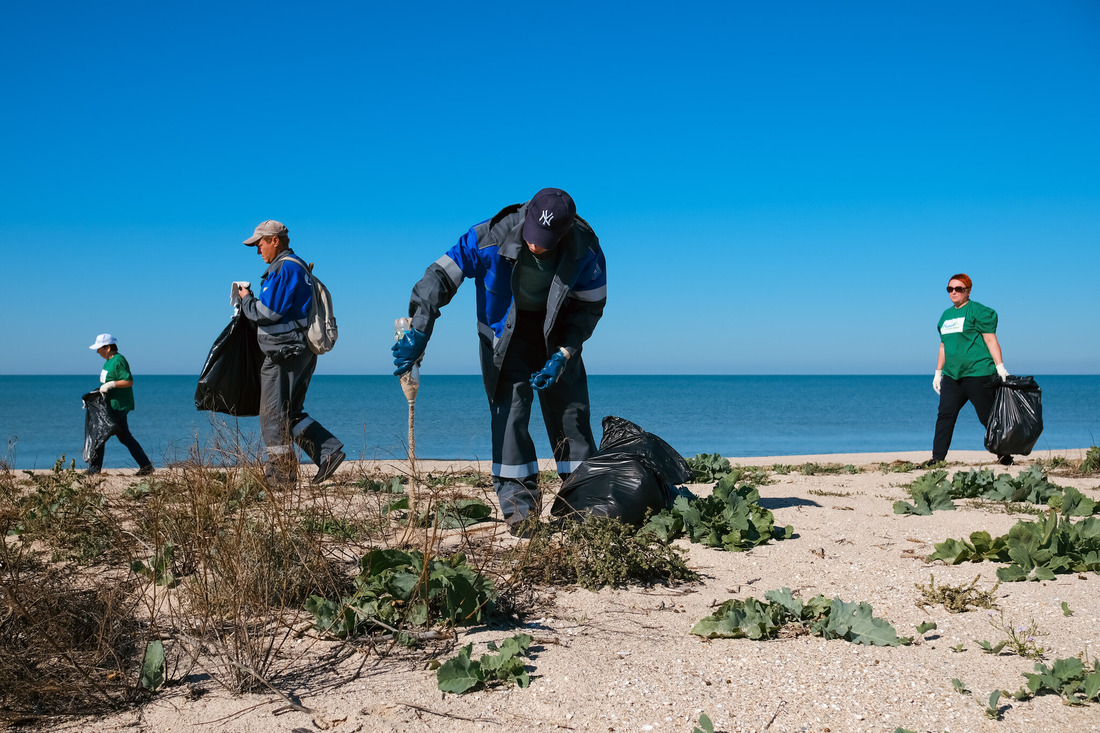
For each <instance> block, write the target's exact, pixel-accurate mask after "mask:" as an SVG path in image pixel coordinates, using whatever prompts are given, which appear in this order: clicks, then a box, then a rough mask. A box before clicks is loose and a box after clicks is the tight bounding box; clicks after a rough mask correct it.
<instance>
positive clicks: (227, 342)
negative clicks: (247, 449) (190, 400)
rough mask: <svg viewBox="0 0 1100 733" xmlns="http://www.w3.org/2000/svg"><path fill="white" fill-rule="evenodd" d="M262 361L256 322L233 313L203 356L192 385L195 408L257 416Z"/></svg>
mask: <svg viewBox="0 0 1100 733" xmlns="http://www.w3.org/2000/svg"><path fill="white" fill-rule="evenodd" d="M263 361H264V355H263V352H261V351H260V347H259V345H258V344H257V343H256V326H255V324H253V323H252V322H251V321H250V320H248V319H247V318H245V317H244V316H243V315H240V314H237V315H235V316H233V320H231V321H230V322H229V325H228V326H226V327H225V330H223V331H222V332H221V335H220V336H218V338H217V339H216V340H215V341H214V345H213V346H212V347H211V348H210V355H209V356H207V357H206V364H205V365H204V366H203V368H202V373H201V374H200V375H199V386H198V387H196V388H195V408H196V409H198V410H213V411H214V412H224V413H226V414H227V415H235V416H236V417H253V416H255V415H259V414H260V367H261V366H262V365H263Z"/></svg>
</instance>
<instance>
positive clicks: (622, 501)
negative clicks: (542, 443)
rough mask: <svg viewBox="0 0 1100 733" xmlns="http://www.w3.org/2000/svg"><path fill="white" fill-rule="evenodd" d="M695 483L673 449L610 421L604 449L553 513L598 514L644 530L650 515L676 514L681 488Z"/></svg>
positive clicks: (577, 473)
mask: <svg viewBox="0 0 1100 733" xmlns="http://www.w3.org/2000/svg"><path fill="white" fill-rule="evenodd" d="M690 480H691V469H690V468H688V465H687V461H685V460H684V457H683V456H681V455H680V454H679V453H677V452H676V450H675V449H674V448H673V447H672V446H670V445H669V444H668V443H666V442H665V441H663V440H661V439H660V438H658V437H657V436H656V435H653V434H651V433H647V432H646V431H644V430H642V429H641V428H640V427H638V426H637V425H635V424H634V423H632V422H630V421H629V420H624V419H623V418H621V417H614V416H612V415H609V416H607V417H605V418H604V419H603V439H602V440H600V449H599V450H598V451H597V452H596V455H594V456H592V457H590V458H589V459H588V460H586V461H584V462H583V463H581V465H580V466H578V467H577V469H576V470H574V471H573V473H571V474H569V477H568V478H567V479H566V480H565V483H563V484H562V487H561V491H559V492H558V497H557V499H555V500H554V505H553V506H552V507H551V508H550V513H551V514H552V515H553V516H555V517H565V516H568V515H570V514H593V515H596V516H600V517H613V518H615V519H620V520H622V521H623V522H627V523H629V524H633V525H635V526H641V524H642V522H644V521H645V516H646V513H647V512H648V511H650V510H652V512H653V513H656V512H659V511H661V510H662V509H669V508H671V507H672V502H673V499H675V497H676V490H675V488H674V486H675V484H682V483H687V482H688V481H690Z"/></svg>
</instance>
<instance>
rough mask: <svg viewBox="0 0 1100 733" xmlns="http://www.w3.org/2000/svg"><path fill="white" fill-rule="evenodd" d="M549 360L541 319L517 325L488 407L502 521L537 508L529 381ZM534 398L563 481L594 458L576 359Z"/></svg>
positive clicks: (585, 397) (582, 375) (580, 366)
mask: <svg viewBox="0 0 1100 733" xmlns="http://www.w3.org/2000/svg"><path fill="white" fill-rule="evenodd" d="M548 358H549V355H548V354H547V353H546V343H545V340H544V338H543V335H542V318H541V317H540V318H522V317H521V318H520V319H517V323H516V331H515V333H514V334H513V336H512V340H511V342H510V343H509V344H508V353H507V354H506V355H505V357H504V363H503V364H502V365H501V370H500V379H499V381H498V382H497V387H496V393H495V394H494V395H493V399H492V400H490V402H489V410H490V412H491V413H492V431H493V488H494V489H495V490H496V493H497V498H498V499H499V500H500V508H501V511H502V512H503V514H504V517H505V518H506V519H507V518H509V517H516V518H522V517H526V516H527V515H528V514H535V515H536V516H537V514H538V512H539V510H540V508H541V493H540V491H539V487H538V474H539V466H538V455H537V454H536V453H535V443H534V441H533V440H532V439H531V433H530V430H529V425H530V421H531V403H532V402H533V401H534V394H535V390H534V389H533V388H532V387H531V384H530V382H529V380H530V379H531V375H532V374H534V373H535V372H537V371H539V370H540V369H542V367H543V365H544V364H546V360H547V359H548ZM538 395H539V405H540V406H541V408H542V419H543V422H544V423H545V424H546V434H547V437H548V438H549V439H550V446H551V448H552V449H553V451H554V459H555V460H556V462H557V469H558V474H559V475H561V476H563V477H564V476H566V475H568V474H570V473H572V472H573V471H574V470H575V469H576V468H577V466H579V465H580V463H581V461H583V460H584V459H586V458H588V457H589V456H591V455H593V454H594V453H595V452H596V441H595V439H594V438H593V437H592V425H591V420H590V413H589V407H588V375H587V374H586V373H585V371H584V363H583V362H582V361H581V355H580V354H576V355H575V356H574V357H573V358H572V359H570V360H569V361H568V362H567V363H566V367H565V371H564V372H562V375H561V378H560V379H558V382H557V383H556V384H555V385H554V386H553V387H550V388H549V389H545V390H542V391H541V392H539V393H538Z"/></svg>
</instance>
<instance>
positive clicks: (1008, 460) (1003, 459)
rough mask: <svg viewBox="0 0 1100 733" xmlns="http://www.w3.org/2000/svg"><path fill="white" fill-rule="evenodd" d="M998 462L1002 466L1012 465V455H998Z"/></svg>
mask: <svg viewBox="0 0 1100 733" xmlns="http://www.w3.org/2000/svg"><path fill="white" fill-rule="evenodd" d="M997 463H999V464H1001V465H1002V466H1011V465H1012V463H1013V461H1012V456H997Z"/></svg>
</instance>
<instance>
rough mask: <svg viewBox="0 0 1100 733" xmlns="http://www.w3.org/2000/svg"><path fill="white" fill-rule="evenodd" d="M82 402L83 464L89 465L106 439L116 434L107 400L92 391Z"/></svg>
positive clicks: (116, 426) (115, 426)
mask: <svg viewBox="0 0 1100 733" xmlns="http://www.w3.org/2000/svg"><path fill="white" fill-rule="evenodd" d="M81 399H82V400H84V462H85V463H91V462H92V456H94V455H95V454H96V453H97V452H98V451H99V449H100V448H102V447H103V444H104V443H106V442H107V439H108V438H110V437H111V436H112V435H115V434H116V433H118V422H116V421H115V414H114V413H113V412H111V409H110V408H109V407H108V406H107V398H106V397H104V396H103V395H102V394H100V393H99V390H98V389H93V390H92V391H91V392H89V393H88V394H86V395H84V396H83V397H82V398H81Z"/></svg>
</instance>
